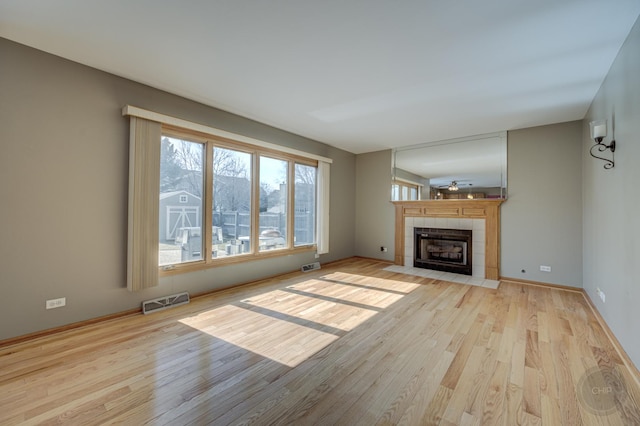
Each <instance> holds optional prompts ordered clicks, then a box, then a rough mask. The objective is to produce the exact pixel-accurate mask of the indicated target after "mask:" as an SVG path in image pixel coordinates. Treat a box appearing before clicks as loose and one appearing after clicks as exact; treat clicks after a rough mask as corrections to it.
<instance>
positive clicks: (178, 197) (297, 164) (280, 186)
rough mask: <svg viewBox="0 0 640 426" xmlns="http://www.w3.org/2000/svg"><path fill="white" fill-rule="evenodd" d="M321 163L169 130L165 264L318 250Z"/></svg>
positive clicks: (162, 221) (163, 161)
mask: <svg viewBox="0 0 640 426" xmlns="http://www.w3.org/2000/svg"><path fill="white" fill-rule="evenodd" d="M207 157H210V161H206V158H207ZM317 164H318V163H317V161H313V160H307V159H302V158H298V157H296V156H294V155H290V154H287V153H280V152H274V151H272V150H264V149H261V148H260V147H256V146H249V145H246V144H242V143H234V142H233V141H230V140H222V139H219V138H214V137H208V136H207V135H192V134H190V132H187V131H184V130H182V129H177V128H174V127H172V126H163V129H162V140H161V156H160V198H159V200H160V209H159V212H158V215H159V241H158V246H159V253H158V259H159V261H158V265H159V266H160V267H162V268H164V269H165V270H173V269H181V268H182V269H184V267H187V268H189V267H193V265H201V264H203V263H204V265H205V266H207V264H209V265H215V264H220V263H225V262H228V261H238V260H241V259H243V258H245V259H246V258H248V257H255V256H261V255H265V254H268V252H272V253H273V252H275V251H291V250H295V249H301V248H304V247H314V246H315V244H316V238H315V236H316V223H315V216H316V215H315V206H316V203H315V197H316V192H317V187H316V174H317ZM208 169H210V170H208ZM290 182H294V183H295V184H294V185H293V187H292V186H291V185H290ZM185 198H186V199H187V202H186V203H185V202H182V200H184V199H185ZM209 211H210V214H208V212H209ZM205 212H207V213H205ZM292 218H293V220H292ZM209 230H211V232H210V233H209ZM209 241H210V243H209ZM189 264H191V265H192V266H189Z"/></svg>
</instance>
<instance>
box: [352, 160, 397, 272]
mask: <svg viewBox="0 0 640 426" xmlns="http://www.w3.org/2000/svg"><path fill="white" fill-rule="evenodd" d="M356 217H357V218H358V220H357V221H356V254H357V255H358V256H363V257H370V258H374V259H382V260H390V261H393V259H394V253H395V250H394V223H395V208H394V206H393V204H391V150H386V151H378V152H371V153H368V154H360V155H358V156H357V159H356ZM381 246H384V247H387V250H388V251H387V252H381V251H380V247H381Z"/></svg>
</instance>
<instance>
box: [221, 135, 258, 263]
mask: <svg viewBox="0 0 640 426" xmlns="http://www.w3.org/2000/svg"><path fill="white" fill-rule="evenodd" d="M252 180H253V179H252V175H251V153H249V152H243V151H239V150H236V149H230V148H224V147H220V146H215V147H214V148H213V226H212V241H211V243H212V246H211V247H212V250H211V257H212V258H214V259H215V258H223V257H230V256H236V255H240V254H243V253H250V252H251V188H252Z"/></svg>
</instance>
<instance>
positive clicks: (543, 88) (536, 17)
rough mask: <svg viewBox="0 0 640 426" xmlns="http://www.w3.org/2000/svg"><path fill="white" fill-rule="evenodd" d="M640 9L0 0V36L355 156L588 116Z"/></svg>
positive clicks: (512, 1)
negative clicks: (316, 141) (592, 103)
mask: <svg viewBox="0 0 640 426" xmlns="http://www.w3.org/2000/svg"><path fill="white" fill-rule="evenodd" d="M639 14H640V0H536V1H531V0H484V1H478V0H458V1H435V0H397V1H392V0H337V1H336V0H326V1H320V0H290V1H285V0H253V1H250V0H227V1H213V0H210V1H206V0H201V1H184V2H178V1H173V2H169V1H158V0H129V1H126V0H109V1H106V0H56V1H51V0H0V36H1V37H4V38H7V39H10V40H14V41H17V42H19V43H23V44H25V45H28V46H33V47H35V48H38V49H41V50H43V51H46V52H50V53H53V54H55V55H59V56H62V57H64V58H68V59H71V60H73V61H77V62H80V63H83V64H86V65H89V66H92V67H95V68H98V69H101V70H104V71H107V72H110V73H113V74H116V75H119V76H122V77H126V78H129V79H131V80H135V81H138V82H141V83H145V84H148V85H150V86H153V87H156V88H159V89H163V90H166V91H168V92H171V93H175V94H178V95H182V96H184V97H187V98H190V99H193V100H196V101H199V102H202V103H204V104H207V105H211V106H214V107H218V108H221V109H223V110H226V111H230V112H233V113H236V114H239V115H242V116H245V117H249V118H252V119H255V120H257V121H260V122H263V123H266V124H270V125H273V126H275V127H279V128H281V129H284V130H288V131H290V132H293V133H297V134H300V135H303V136H306V137H309V138H312V139H316V140H319V141H322V142H325V143H328V144H330V145H333V146H337V147H340V148H342V149H345V150H347V151H351V152H353V153H362V152H370V151H377V150H381V149H386V148H393V147H400V146H407V145H414V144H418V143H421V142H427V141H434V140H440V139H449V138H456V137H463V136H469V135H475V134H481V133H489V132H495V131H502V130H509V129H515V128H523V127H529V126H536V125H543V124H550V123H557V122H563V121H570V120H576V119H582V118H583V117H584V115H585V113H586V111H587V108H588V107H589V105H590V103H591V101H592V100H593V98H594V96H595V94H596V92H597V90H598V88H599V87H600V84H601V83H602V80H603V78H604V76H605V75H606V73H607V71H608V70H609V67H610V66H611V64H612V62H613V60H614V58H615V56H616V54H617V52H618V51H619V49H620V47H621V45H622V43H623V42H624V40H625V38H626V36H627V35H628V33H629V31H630V29H631V27H632V26H633V24H634V22H635V21H636V19H637V18H638V15H639ZM159 112H162V111H159Z"/></svg>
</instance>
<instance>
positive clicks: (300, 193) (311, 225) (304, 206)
mask: <svg viewBox="0 0 640 426" xmlns="http://www.w3.org/2000/svg"><path fill="white" fill-rule="evenodd" d="M317 176H318V169H317V167H313V166H308V165H306V164H298V163H296V164H295V193H294V194H295V196H294V199H293V203H294V208H293V210H294V212H295V213H294V214H295V217H294V226H293V229H294V232H295V235H294V238H293V241H294V244H295V246H302V245H305V244H313V243H314V242H315V241H316V194H317V186H316V180H317Z"/></svg>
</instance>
